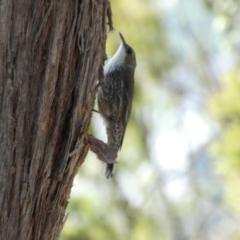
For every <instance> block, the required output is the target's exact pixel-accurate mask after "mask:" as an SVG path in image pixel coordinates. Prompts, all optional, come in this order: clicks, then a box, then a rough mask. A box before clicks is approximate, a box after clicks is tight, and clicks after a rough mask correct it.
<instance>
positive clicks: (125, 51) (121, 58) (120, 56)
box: [109, 33, 136, 69]
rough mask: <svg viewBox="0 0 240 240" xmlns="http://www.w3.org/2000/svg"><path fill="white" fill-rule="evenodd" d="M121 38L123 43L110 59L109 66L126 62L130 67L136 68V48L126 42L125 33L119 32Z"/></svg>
mask: <svg viewBox="0 0 240 240" xmlns="http://www.w3.org/2000/svg"><path fill="white" fill-rule="evenodd" d="M119 35H120V38H121V44H120V46H119V48H118V50H117V52H116V53H115V54H114V56H113V57H112V58H111V60H110V61H109V66H110V65H111V66H113V65H122V64H126V65H127V66H128V67H132V68H134V69H135V67H136V56H135V52H134V50H133V49H132V48H131V47H130V46H129V45H128V44H127V43H126V41H125V39H124V37H123V35H122V34H121V33H119Z"/></svg>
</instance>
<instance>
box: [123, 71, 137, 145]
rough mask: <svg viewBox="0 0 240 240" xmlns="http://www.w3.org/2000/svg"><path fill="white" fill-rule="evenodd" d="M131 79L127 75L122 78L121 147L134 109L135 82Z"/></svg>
mask: <svg viewBox="0 0 240 240" xmlns="http://www.w3.org/2000/svg"><path fill="white" fill-rule="evenodd" d="M129 79H131V78H128V77H126V76H123V79H122V88H121V94H122V98H121V104H120V122H121V125H122V129H123V131H122V138H121V142H120V149H121V147H122V144H123V139H124V135H125V131H126V127H127V124H128V120H129V118H130V115H131V111H132V100H133V88H134V82H133V81H129ZM132 79H133V78H132ZM127 80H128V81H127Z"/></svg>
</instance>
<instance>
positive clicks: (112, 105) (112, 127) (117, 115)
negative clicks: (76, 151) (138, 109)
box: [98, 33, 136, 178]
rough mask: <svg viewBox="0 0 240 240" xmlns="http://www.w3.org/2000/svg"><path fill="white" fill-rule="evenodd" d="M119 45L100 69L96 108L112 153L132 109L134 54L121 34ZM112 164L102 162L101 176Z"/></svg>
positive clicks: (110, 173)
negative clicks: (101, 81) (101, 73)
mask: <svg viewBox="0 0 240 240" xmlns="http://www.w3.org/2000/svg"><path fill="white" fill-rule="evenodd" d="M119 34H120V37H121V45H120V47H119V49H118V51H117V52H116V53H115V55H114V56H113V57H112V58H111V59H110V61H109V63H108V64H107V65H106V66H105V68H104V83H103V84H102V85H101V86H100V87H99V92H98V110H99V113H100V114H101V116H102V117H103V118H104V121H105V123H106V129H107V136H108V145H109V146H110V147H111V148H112V149H114V151H115V153H116V156H117V153H118V151H119V150H120V149H121V147H122V143H123V139H124V134H125V131H126V127H127V124H128V120H129V117H130V114H131V109H132V100H133V91H134V71H135V68H136V57H135V53H134V51H133V49H132V48H131V47H130V46H129V45H127V44H126V42H125V40H124V38H123V36H122V35H121V33H119ZM115 167H116V164H106V166H105V175H106V177H107V178H109V177H112V176H113V173H114V171H115Z"/></svg>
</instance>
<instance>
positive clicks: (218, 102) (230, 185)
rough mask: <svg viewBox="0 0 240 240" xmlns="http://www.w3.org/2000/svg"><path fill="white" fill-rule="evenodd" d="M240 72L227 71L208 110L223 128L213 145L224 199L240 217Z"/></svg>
mask: <svg viewBox="0 0 240 240" xmlns="http://www.w3.org/2000/svg"><path fill="white" fill-rule="evenodd" d="M239 97H240V71H239V70H232V71H230V72H228V73H227V74H226V75H225V77H224V79H223V84H222V89H221V91H220V92H219V93H218V94H216V95H215V96H214V97H212V99H211V102H210V103H211V105H210V106H211V107H210V111H211V113H212V114H213V116H214V118H215V119H216V120H217V121H218V122H219V123H220V124H221V128H222V129H224V130H223V132H222V134H221V136H220V139H219V140H218V141H217V142H215V143H214V145H213V149H214V152H215V154H216V156H217V159H218V162H217V168H218V171H219V173H220V174H221V175H222V176H223V177H224V182H225V191H226V198H227V202H228V204H229V205H232V207H233V208H234V209H235V211H236V212H237V213H238V215H239V216H240V205H239V199H240V192H239V191H236V189H240V177H239V176H240V141H239V137H240V104H239Z"/></svg>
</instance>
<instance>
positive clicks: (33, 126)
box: [0, 0, 111, 240]
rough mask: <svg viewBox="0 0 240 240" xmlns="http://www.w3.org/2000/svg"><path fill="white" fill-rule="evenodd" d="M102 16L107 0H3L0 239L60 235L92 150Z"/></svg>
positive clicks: (107, 9)
mask: <svg viewBox="0 0 240 240" xmlns="http://www.w3.org/2000/svg"><path fill="white" fill-rule="evenodd" d="M106 16H108V17H109V22H110V25H111V12H110V5H109V2H108V0H85V1H84V0H83V1H79V0H41V1H40V0H0V239H4V240H5V239H6V240H12V239H13V240H15V239H18V240H27V239H34V240H38V239H41V240H42V239H47V240H50V239H58V238H59V235H60V232H61V229H62V227H63V224H64V221H65V209H66V207H67V204H68V201H67V200H68V198H69V194H70V190H71V187H72V183H73V179H74V176H75V175H76V173H77V171H78V170H79V167H80V165H81V164H82V163H83V161H84V158H85V156H86V154H87V152H88V149H89V144H88V142H87V140H86V139H87V138H86V137H85V136H86V133H87V130H88V127H89V124H90V121H91V116H92V108H93V106H94V100H95V94H96V91H97V82H98V80H100V79H101V76H102V66H103V62H104V60H105V41H106V22H105V20H106ZM72 152H74V154H71V153H72Z"/></svg>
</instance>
